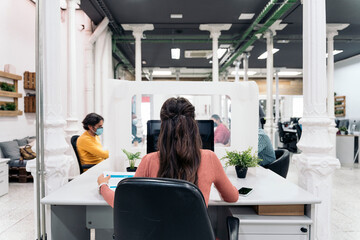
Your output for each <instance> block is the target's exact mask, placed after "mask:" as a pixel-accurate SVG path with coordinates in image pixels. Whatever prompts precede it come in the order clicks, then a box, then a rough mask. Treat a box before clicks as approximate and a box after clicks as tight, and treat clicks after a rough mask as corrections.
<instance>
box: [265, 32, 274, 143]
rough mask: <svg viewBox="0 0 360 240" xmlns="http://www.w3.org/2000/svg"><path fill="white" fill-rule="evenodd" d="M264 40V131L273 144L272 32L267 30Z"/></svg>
mask: <svg viewBox="0 0 360 240" xmlns="http://www.w3.org/2000/svg"><path fill="white" fill-rule="evenodd" d="M265 38H266V49H267V59H266V124H265V126H264V129H265V131H266V133H267V135H268V136H269V138H270V140H271V142H272V143H274V137H273V133H274V130H273V121H274V116H273V78H274V73H273V71H274V70H273V59H274V58H273V32H272V31H271V30H268V31H267V32H266V33H265Z"/></svg>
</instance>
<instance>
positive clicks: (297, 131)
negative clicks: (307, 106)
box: [295, 124, 302, 140]
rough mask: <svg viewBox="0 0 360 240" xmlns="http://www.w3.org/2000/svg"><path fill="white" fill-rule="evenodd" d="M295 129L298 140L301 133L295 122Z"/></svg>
mask: <svg viewBox="0 0 360 240" xmlns="http://www.w3.org/2000/svg"><path fill="white" fill-rule="evenodd" d="M295 129H296V133H297V136H298V140H300V138H301V133H302V129H301V127H300V125H299V124H295Z"/></svg>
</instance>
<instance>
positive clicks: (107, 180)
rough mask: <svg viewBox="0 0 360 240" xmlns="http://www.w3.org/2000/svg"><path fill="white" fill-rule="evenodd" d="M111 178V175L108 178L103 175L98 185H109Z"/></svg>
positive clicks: (99, 178)
mask: <svg viewBox="0 0 360 240" xmlns="http://www.w3.org/2000/svg"><path fill="white" fill-rule="evenodd" d="M110 177H111V176H110V175H109V176H107V177H104V174H101V175H100V176H99V177H98V179H97V182H98V185H100V184H101V183H108V182H109V179H110Z"/></svg>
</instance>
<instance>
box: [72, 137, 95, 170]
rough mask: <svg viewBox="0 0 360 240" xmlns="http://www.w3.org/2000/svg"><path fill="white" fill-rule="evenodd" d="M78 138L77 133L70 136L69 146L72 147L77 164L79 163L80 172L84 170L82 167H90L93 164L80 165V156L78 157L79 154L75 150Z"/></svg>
mask: <svg viewBox="0 0 360 240" xmlns="http://www.w3.org/2000/svg"><path fill="white" fill-rule="evenodd" d="M78 138H79V135H74V136H72V137H71V140H70V141H71V146H72V147H73V149H74V152H75V155H76V159H77V161H78V164H79V170H80V174H82V173H83V172H84V169H89V168H91V167H93V166H95V165H94V164H83V165H81V161H80V157H79V154H78V151H77V146H76V142H77V139H78Z"/></svg>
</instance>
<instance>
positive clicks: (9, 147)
mask: <svg viewBox="0 0 360 240" xmlns="http://www.w3.org/2000/svg"><path fill="white" fill-rule="evenodd" d="M34 138H35V137H25V138H22V139H14V140H12V141H5V142H0V158H8V159H9V161H8V164H9V180H10V181H16V182H28V181H31V180H32V176H31V174H30V173H28V172H26V169H25V167H26V163H27V162H28V161H29V160H23V161H21V160H20V156H21V155H20V147H21V146H25V145H27V144H28V143H29V142H31V141H33V140H34Z"/></svg>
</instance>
